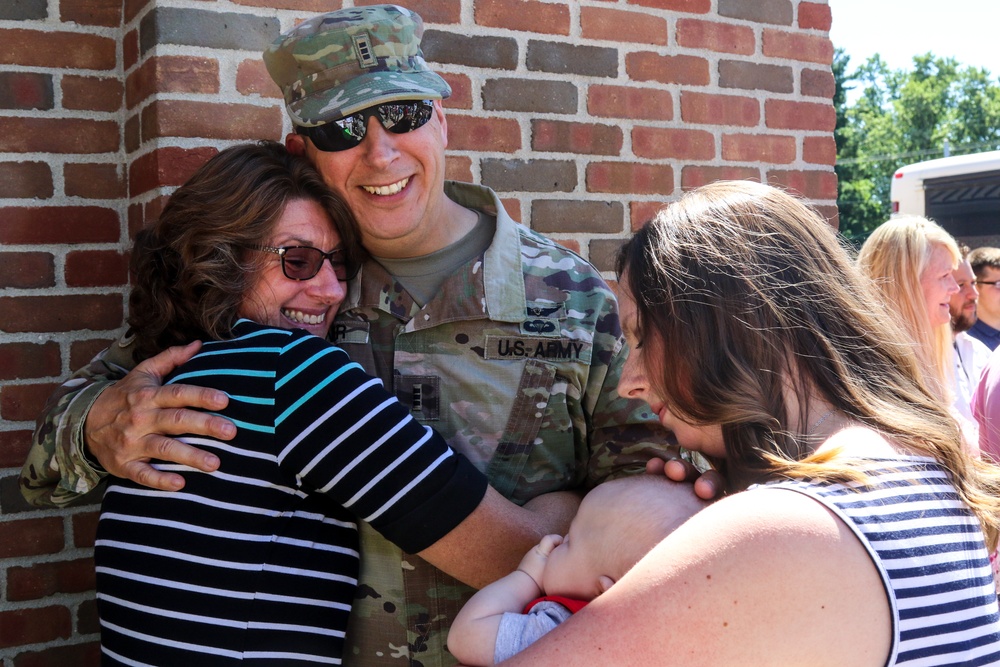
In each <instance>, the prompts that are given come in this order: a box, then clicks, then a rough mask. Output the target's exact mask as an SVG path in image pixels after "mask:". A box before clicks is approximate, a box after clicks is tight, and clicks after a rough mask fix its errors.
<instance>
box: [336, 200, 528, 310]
mask: <svg viewBox="0 0 1000 667" xmlns="http://www.w3.org/2000/svg"><path fill="white" fill-rule="evenodd" d="M444 187H445V194H446V195H447V196H448V197H449V198H450V199H452V200H453V201H455V202H456V203H458V204H461V205H462V206H464V207H466V208H469V209H472V210H476V211H482V212H483V213H486V214H487V215H490V216H495V217H496V221H497V222H496V232H495V234H494V236H493V242H492V243H491V244H490V247H489V248H487V249H486V253H485V254H484V256H483V257H480V258H477V259H475V260H473V261H471V262H469V263H468V264H466V265H465V266H463V267H461V268H460V269H458V271H456V272H455V274H454V275H453V276H451V277H450V278H449V279H448V280H446V281H445V283H444V285H442V287H441V290H440V292H439V293H438V294H437V296H435V297H434V298H433V299H432V300H431V301H430V302H428V303H427V304H425V305H424V307H423V308H421V307H420V306H418V305H417V304H416V303H415V302H414V301H413V298H412V297H410V295H409V294H408V293H407V292H406V290H404V289H403V287H402V285H400V284H399V282H398V281H396V280H394V279H393V277H392V276H391V275H389V273H388V272H387V271H386V270H385V268H384V267H382V265H381V264H379V263H378V262H376V261H375V260H372V259H369V260H368V261H367V262H365V264H364V266H363V267H362V269H361V272H360V273H359V274H358V277H357V278H356V279H355V280H354V281H353V282H352V283H351V285H350V288H349V290H348V295H347V299H346V300H345V302H344V305H343V306H342V308H341V309H342V311H343V312H348V311H351V310H355V309H378V310H382V311H385V312H387V313H389V314H391V315H393V316H394V317H396V318H398V319H399V320H401V321H403V322H405V323H406V324H407V327H406V328H407V329H409V330H417V329H424V328H427V327H431V326H435V325H438V324H441V323H442V322H448V321H456V320H465V319H483V318H484V317H485V318H489V319H491V320H494V321H500V322H520V321H521V320H523V319H524V313H525V308H526V299H525V295H524V269H523V266H522V256H521V255H522V252H521V234H520V225H518V224H517V223H516V222H514V220H513V219H512V218H511V217H510V216H509V215H508V214H507V211H506V210H504V207H503V204H502V203H501V202H500V198H499V197H497V195H496V193H495V192H493V190H491V189H489V188H487V187H483V186H479V185H473V184H471V183H458V182H454V181H446V182H445V186H444Z"/></svg>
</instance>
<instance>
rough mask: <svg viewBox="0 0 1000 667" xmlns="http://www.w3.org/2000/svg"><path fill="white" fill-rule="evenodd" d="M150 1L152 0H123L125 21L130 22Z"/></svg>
mask: <svg viewBox="0 0 1000 667" xmlns="http://www.w3.org/2000/svg"><path fill="white" fill-rule="evenodd" d="M150 2H152V0H125V2H124V5H125V23H131V22H132V19H134V18H135V17H136V16H138V15H139V12H141V11H142V10H143V9H144V8H145V7H146V5H148V4H149V3H150Z"/></svg>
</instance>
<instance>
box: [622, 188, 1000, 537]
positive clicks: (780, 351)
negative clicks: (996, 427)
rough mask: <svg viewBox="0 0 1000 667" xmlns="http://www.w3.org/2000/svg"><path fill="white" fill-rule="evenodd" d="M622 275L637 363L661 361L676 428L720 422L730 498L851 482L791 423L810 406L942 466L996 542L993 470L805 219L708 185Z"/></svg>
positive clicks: (751, 195) (762, 194)
mask: <svg viewBox="0 0 1000 667" xmlns="http://www.w3.org/2000/svg"><path fill="white" fill-rule="evenodd" d="M618 272H619V274H620V276H621V279H622V282H623V285H624V286H625V287H626V288H627V289H628V290H629V292H630V293H631V295H632V297H633V298H634V299H635V302H636V307H637V311H638V331H637V336H638V338H639V339H640V340H642V342H643V346H644V349H645V351H646V354H645V355H644V357H645V358H646V359H652V358H655V359H657V360H658V362H659V363H658V364H657V366H658V367H656V368H647V374H648V377H649V378H650V380H651V382H653V383H654V385H655V388H656V389H657V391H658V393H659V394H660V395H661V396H662V397H663V398H664V399H665V400H666V401H667V402H668V407H669V409H670V410H671V412H673V413H674V415H675V416H677V417H678V418H680V419H682V420H684V421H688V422H690V423H693V424H719V425H721V427H722V432H723V437H724V441H725V447H726V452H727V465H728V472H729V475H730V481H731V484H732V485H733V486H734V487H736V488H742V487H744V486H746V485H747V484H749V483H753V482H756V481H762V480H764V479H768V478H772V477H775V476H782V475H783V476H788V477H814V478H826V479H839V480H857V479H858V475H857V473H856V471H854V470H852V469H851V468H850V466H847V465H841V464H839V463H838V462H837V461H836V460H831V458H830V457H829V456H827V455H822V454H821V455H817V454H813V453H812V447H811V446H809V445H810V443H806V442H804V438H803V437H802V434H801V432H799V433H796V432H793V431H794V430H795V429H793V428H792V427H791V426H790V425H791V424H804V423H805V420H806V417H807V415H805V414H804V410H805V406H806V405H807V404H808V402H809V396H810V395H818V396H820V397H822V398H824V399H825V400H827V401H828V402H829V403H831V404H832V405H833V406H834V407H835V408H836V409H838V410H840V411H842V412H844V413H845V414H847V415H848V416H850V417H851V418H853V419H855V420H857V421H859V422H861V423H863V424H866V425H868V426H869V427H871V428H873V429H875V430H877V431H879V432H881V433H883V434H884V435H885V436H886V437H887V438H889V439H890V440H893V441H895V442H897V443H899V444H901V445H903V446H905V447H907V448H909V449H910V450H912V451H914V452H916V453H920V454H925V455H928V456H933V457H934V458H936V459H937V460H938V461H940V462H941V463H942V464H943V465H944V466H946V467H947V468H948V469H949V470H950V471H951V473H952V474H953V476H954V479H955V484H956V487H957V488H958V489H959V493H960V494H961V495H962V498H963V500H965V501H966V503H967V504H968V505H969V506H970V507H972V508H973V510H974V511H975V512H976V513H977V515H978V516H979V517H980V521H981V522H982V524H983V527H984V529H985V532H986V535H987V538H988V541H989V543H990V544H992V543H994V542H995V539H996V535H997V527H998V525H1000V474H998V472H997V470H998V469H995V468H992V467H986V466H985V465H984V464H980V463H979V462H976V461H973V460H972V459H971V458H970V457H969V456H968V455H967V454H966V453H965V451H964V448H963V445H962V440H961V434H960V431H959V428H958V425H957V424H956V422H955V420H954V419H953V418H952V417H951V415H950V414H949V413H948V410H947V408H946V406H945V405H944V403H943V402H942V401H941V400H940V399H939V397H937V396H936V395H935V394H933V393H932V391H931V390H930V389H929V388H928V387H927V385H926V384H925V383H924V381H923V380H922V378H921V373H920V370H919V366H918V363H917V360H916V357H915V356H914V354H913V351H912V349H911V346H910V344H909V343H908V341H907V338H906V334H905V332H904V331H903V330H902V329H901V328H900V327H899V326H898V325H896V324H894V323H893V322H892V321H888V318H886V317H885V316H884V313H883V312H882V307H881V302H880V300H879V298H878V297H877V293H876V291H875V288H874V286H873V285H872V283H871V281H870V280H868V279H867V278H865V276H863V275H862V274H861V272H860V271H859V270H858V268H857V267H856V266H855V265H854V263H853V262H852V261H851V257H850V256H849V254H848V252H847V250H846V248H845V247H844V245H843V244H842V242H841V241H840V239H839V238H838V237H837V235H836V233H835V232H834V230H833V229H832V228H831V227H830V226H829V225H828V224H827V223H825V222H824V221H823V220H822V219H821V218H820V217H819V216H818V215H817V214H816V213H815V212H814V211H813V210H812V209H810V208H809V207H808V206H806V205H805V204H803V203H802V202H800V201H799V200H797V199H796V198H794V197H792V196H790V195H788V194H785V193H784V192H782V191H780V190H777V189H775V188H772V187H768V186H765V185H762V184H760V183H753V182H749V181H732V182H718V183H713V184H711V185H707V186H704V187H702V188H699V189H697V190H695V191H692V192H689V193H688V194H686V195H685V196H684V197H683V198H682V199H681V200H680V201H678V202H675V203H672V204H670V205H669V206H667V207H666V208H665V209H663V210H662V211H660V212H659V213H658V214H657V216H656V217H655V219H654V220H652V221H651V222H650V223H649V224H647V225H646V226H645V227H643V228H642V229H641V230H640V231H639V232H637V233H636V235H635V236H634V237H633V238H632V240H631V241H629V242H628V243H627V244H626V245H625V246H624V248H623V249H622V252H621V254H620V256H619V261H618ZM790 392H794V395H795V396H796V397H797V399H798V401H797V402H798V405H799V408H798V412H799V414H797V415H794V416H793V415H790V414H789V411H790V407H789V405H788V403H787V402H786V399H787V398H788V397H789V393H790ZM813 445H814V443H813Z"/></svg>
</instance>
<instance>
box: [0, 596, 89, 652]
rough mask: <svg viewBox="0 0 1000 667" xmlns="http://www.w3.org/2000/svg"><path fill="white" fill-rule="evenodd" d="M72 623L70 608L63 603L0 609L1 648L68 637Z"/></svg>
mask: <svg viewBox="0 0 1000 667" xmlns="http://www.w3.org/2000/svg"><path fill="white" fill-rule="evenodd" d="M72 625H73V623H72V618H71V617H70V613H69V609H67V608H66V607H63V606H61V605H56V606H50V607H41V608H38V609H16V610H13V611H0V648H9V647H11V646H24V645H25V644H39V643H41V642H48V641H52V640H54V639H66V638H67V637H69V636H70V633H71V632H72V630H73V627H72Z"/></svg>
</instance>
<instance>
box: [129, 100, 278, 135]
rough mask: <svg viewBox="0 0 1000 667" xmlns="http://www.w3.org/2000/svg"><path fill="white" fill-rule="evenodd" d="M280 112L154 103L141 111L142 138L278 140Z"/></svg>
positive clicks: (245, 106)
mask: <svg viewBox="0 0 1000 667" xmlns="http://www.w3.org/2000/svg"><path fill="white" fill-rule="evenodd" d="M282 114H283V112H282V110H281V109H279V108H278V107H257V106H251V105H248V104H216V103H214V102H193V101H190V100H157V101H156V102H153V103H152V104H150V105H149V106H148V107H146V108H145V109H143V110H142V137H143V139H144V140H147V141H148V140H150V139H154V138H159V137H195V138H200V139H227V140H242V141H249V140H255V139H278V138H280V137H281V136H282V134H281V128H282V124H281V123H282Z"/></svg>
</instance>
